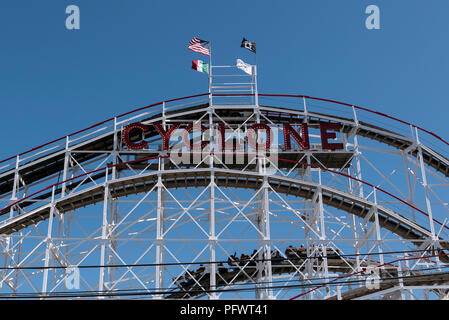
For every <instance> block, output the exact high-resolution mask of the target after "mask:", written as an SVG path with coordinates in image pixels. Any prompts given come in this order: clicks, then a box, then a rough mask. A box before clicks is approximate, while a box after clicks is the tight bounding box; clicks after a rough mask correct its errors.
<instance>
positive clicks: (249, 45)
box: [240, 38, 256, 53]
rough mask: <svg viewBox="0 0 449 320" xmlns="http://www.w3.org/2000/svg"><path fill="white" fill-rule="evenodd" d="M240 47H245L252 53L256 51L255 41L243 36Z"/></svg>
mask: <svg viewBox="0 0 449 320" xmlns="http://www.w3.org/2000/svg"><path fill="white" fill-rule="evenodd" d="M240 47H242V48H246V49H248V50H250V51H252V52H254V53H256V43H255V42H251V41H248V40H246V39H245V38H243V40H242V44H241V45H240Z"/></svg>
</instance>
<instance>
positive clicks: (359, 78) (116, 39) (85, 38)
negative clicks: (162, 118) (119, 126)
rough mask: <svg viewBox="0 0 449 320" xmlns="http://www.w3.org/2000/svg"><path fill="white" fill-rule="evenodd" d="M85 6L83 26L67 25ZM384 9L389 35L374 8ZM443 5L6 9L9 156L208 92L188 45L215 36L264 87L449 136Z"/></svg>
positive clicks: (1, 19) (1, 60) (225, 55)
mask: <svg viewBox="0 0 449 320" xmlns="http://www.w3.org/2000/svg"><path fill="white" fill-rule="evenodd" d="M71 4H74V5H77V6H79V8H80V11H81V12H80V13H81V24H80V26H81V28H80V30H67V29H66V27H65V20H66V17H67V16H68V15H67V14H66V13H65V9H66V7H67V6H68V5H71ZM370 4H375V5H377V6H378V7H379V8H380V27H381V29H380V30H368V29H367V28H366V27H365V19H366V18H367V16H368V14H365V9H366V7H367V6H368V5H370ZM448 14H449V2H448V1H445V0H427V1H424V0H395V1H387V0H371V1H364V0H340V1H335V0H315V1H310V0H309V1H305V0H301V1H300V0H296V1H265V0H258V1H241V0H240V1H173V0H166V1H156V0H146V1H144V0H128V1H123V0H108V1H106V0H41V1H31V0H27V1H24V0H2V1H1V2H0V46H1V50H0V106H1V110H2V118H1V119H2V121H1V124H2V126H1V129H0V130H1V135H2V148H1V150H0V158H2V159H3V158H6V157H8V156H11V155H13V154H16V153H19V152H21V151H24V150H26V149H29V148H31V147H34V146H36V145H39V144H42V143H44V142H47V141H49V140H52V139H54V138H58V137H60V136H63V135H65V134H68V133H70V132H72V131H76V130H78V129H81V128H84V127H87V126H89V125H91V124H93V123H96V122H99V121H101V120H103V119H105V118H109V117H111V116H114V115H116V114H120V113H123V112H126V111H128V110H130V109H133V108H137V107H140V106H144V105H148V104H151V103H153V102H157V101H161V100H164V99H170V98H175V97H181V96H185V95H191V94H196V93H203V92H206V91H207V81H206V78H205V76H204V75H202V74H200V73H198V72H195V71H193V70H191V69H190V67H191V60H194V59H198V58H201V55H199V54H195V53H193V52H192V51H190V50H188V49H187V44H188V42H189V40H190V39H191V38H192V37H194V36H198V37H199V38H201V39H205V40H210V41H211V42H212V49H213V54H214V56H213V62H214V63H215V64H234V63H235V59H236V58H242V59H243V60H245V61H248V62H252V58H253V57H252V56H251V55H252V54H251V52H249V51H247V50H244V49H242V48H240V42H241V39H242V37H246V38H247V39H249V40H251V41H255V42H256V43H257V49H258V55H257V59H258V70H259V89H260V92H263V93H296V94H305V95H311V96H318V97H323V98H331V99H337V100H343V101H347V102H350V103H353V104H357V105H361V106H365V107H370V108H373V109H375V110H378V111H381V112H385V113H388V114H391V115H393V116H397V117H399V118H401V119H403V120H406V121H410V122H412V123H415V124H417V125H420V126H422V127H424V128H426V129H429V130H431V131H434V132H435V133H437V134H439V135H441V136H442V137H444V138H449V126H448V125H447V114H448V112H447V107H448V102H447V100H446V96H447V93H448V74H449V45H448V41H449V39H448V36H447V30H448V23H449V20H448Z"/></svg>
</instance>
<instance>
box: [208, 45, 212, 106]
mask: <svg viewBox="0 0 449 320" xmlns="http://www.w3.org/2000/svg"><path fill="white" fill-rule="evenodd" d="M209 107H212V42H210V41H209Z"/></svg>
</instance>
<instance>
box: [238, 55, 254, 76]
mask: <svg viewBox="0 0 449 320" xmlns="http://www.w3.org/2000/svg"><path fill="white" fill-rule="evenodd" d="M237 68H239V69H240V70H243V71H244V72H246V73H247V74H253V66H252V65H250V64H247V63H245V62H243V61H242V60H240V59H237Z"/></svg>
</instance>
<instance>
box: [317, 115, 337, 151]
mask: <svg viewBox="0 0 449 320" xmlns="http://www.w3.org/2000/svg"><path fill="white" fill-rule="evenodd" d="M340 129H341V124H339V123H331V122H320V132H321V148H322V149H324V150H341V149H343V144H342V143H329V142H328V141H327V140H328V139H335V138H336V137H337V135H336V134H335V132H327V130H335V131H338V130H340Z"/></svg>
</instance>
